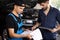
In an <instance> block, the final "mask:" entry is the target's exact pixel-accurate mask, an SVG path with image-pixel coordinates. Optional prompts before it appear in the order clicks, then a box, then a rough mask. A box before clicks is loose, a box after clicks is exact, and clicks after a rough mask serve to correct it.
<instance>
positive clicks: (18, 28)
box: [6, 0, 30, 40]
mask: <svg viewBox="0 0 60 40" xmlns="http://www.w3.org/2000/svg"><path fill="white" fill-rule="evenodd" d="M8 5H9V4H8ZM10 5H13V6H12V9H11V13H9V14H8V16H7V18H6V27H7V32H8V40H23V39H22V38H24V37H27V38H29V37H30V35H29V34H27V35H25V34H22V32H23V30H22V26H23V22H22V20H21V16H20V14H21V13H23V10H24V8H25V4H24V3H23V2H21V1H20V0H19V1H18V0H15V1H14V2H13V3H11V4H10Z"/></svg>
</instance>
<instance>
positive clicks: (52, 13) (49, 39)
mask: <svg viewBox="0 0 60 40" xmlns="http://www.w3.org/2000/svg"><path fill="white" fill-rule="evenodd" d="M38 3H39V4H40V5H41V7H42V9H41V10H39V17H38V22H37V23H36V25H34V26H33V27H32V30H33V29H35V28H36V27H38V26H39V25H41V27H44V28H45V29H42V28H40V30H41V32H42V36H43V40H56V34H57V31H58V30H60V12H59V10H58V9H56V8H53V7H51V6H50V5H49V0H38ZM57 21H58V23H59V25H57V23H56V22H57ZM47 28H48V30H47Z"/></svg>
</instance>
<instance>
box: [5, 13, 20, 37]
mask: <svg viewBox="0 0 60 40" xmlns="http://www.w3.org/2000/svg"><path fill="white" fill-rule="evenodd" d="M12 14H13V13H12ZM13 15H14V14H13ZM14 16H15V15H14ZM15 17H16V16H15ZM16 19H17V20H18V22H20V21H21V19H20V18H19V17H16ZM6 28H7V33H8V37H9V32H8V29H9V28H14V32H15V33H16V32H17V29H18V25H17V23H16V20H15V19H14V18H13V17H12V16H11V15H8V16H7V17H6Z"/></svg>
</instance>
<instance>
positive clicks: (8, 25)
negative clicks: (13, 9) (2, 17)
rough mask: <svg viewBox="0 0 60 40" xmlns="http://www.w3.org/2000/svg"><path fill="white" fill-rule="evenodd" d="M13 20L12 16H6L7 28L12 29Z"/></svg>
mask: <svg viewBox="0 0 60 40" xmlns="http://www.w3.org/2000/svg"><path fill="white" fill-rule="evenodd" d="M14 26H15V25H14V20H13V17H12V16H9V15H8V16H7V17H6V27H7V28H14Z"/></svg>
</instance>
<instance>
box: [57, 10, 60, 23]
mask: <svg viewBox="0 0 60 40" xmlns="http://www.w3.org/2000/svg"><path fill="white" fill-rule="evenodd" d="M57 21H58V23H59V24H60V11H59V10H58V12H57Z"/></svg>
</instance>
